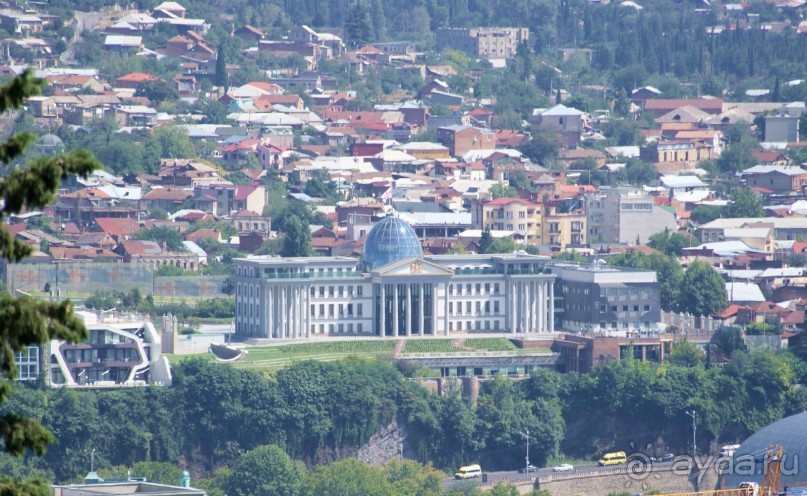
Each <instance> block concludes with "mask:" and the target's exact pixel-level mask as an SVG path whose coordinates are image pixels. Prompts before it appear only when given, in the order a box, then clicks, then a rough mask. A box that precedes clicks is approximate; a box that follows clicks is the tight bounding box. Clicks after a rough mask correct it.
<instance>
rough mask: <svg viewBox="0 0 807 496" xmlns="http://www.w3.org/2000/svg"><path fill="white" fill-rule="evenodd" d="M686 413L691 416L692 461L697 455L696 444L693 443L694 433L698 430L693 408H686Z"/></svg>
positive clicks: (694, 440)
mask: <svg viewBox="0 0 807 496" xmlns="http://www.w3.org/2000/svg"><path fill="white" fill-rule="evenodd" d="M686 414H687V415H689V416H690V417H692V460H693V461H694V460H695V457H697V456H698V449H697V445H696V444H695V442H696V438H695V433H696V432H697V431H698V424H697V422H696V420H695V419H696V417H695V410H691V411H690V410H687V411H686Z"/></svg>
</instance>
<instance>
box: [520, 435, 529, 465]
mask: <svg viewBox="0 0 807 496" xmlns="http://www.w3.org/2000/svg"><path fill="white" fill-rule="evenodd" d="M521 435H522V436H524V437H525V438H526V439H527V456H525V457H524V460H525V462H526V463H525V465H524V473H526V474H528V473H530V430H529V429H527V430H525V431H524V432H522V433H521Z"/></svg>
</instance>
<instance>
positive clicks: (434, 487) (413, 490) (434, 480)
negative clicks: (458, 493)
mask: <svg viewBox="0 0 807 496" xmlns="http://www.w3.org/2000/svg"><path fill="white" fill-rule="evenodd" d="M445 476H446V474H445V473H443V472H441V471H439V470H436V469H435V468H434V467H432V466H431V464H428V465H421V464H420V463H417V462H415V461H413V460H390V461H389V462H387V464H386V465H384V477H386V478H387V482H389V483H390V484H391V485H392V487H393V490H392V492H391V493H390V494H397V495H400V496H409V495H412V496H415V495H419V496H439V495H440V494H442V486H443V479H445Z"/></svg>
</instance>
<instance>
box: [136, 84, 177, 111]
mask: <svg viewBox="0 0 807 496" xmlns="http://www.w3.org/2000/svg"><path fill="white" fill-rule="evenodd" d="M135 96H144V97H146V98H148V99H149V101H150V102H151V103H152V104H153V105H155V106H156V105H159V104H161V103H162V102H164V101H166V100H168V101H174V100H177V99H178V98H179V92H178V91H177V90H176V89H175V88H174V87H173V86H171V85H170V84H169V83H167V82H165V81H163V80H162V79H156V80H148V81H143V82H142V83H140V84H138V85H137V89H136V90H135Z"/></svg>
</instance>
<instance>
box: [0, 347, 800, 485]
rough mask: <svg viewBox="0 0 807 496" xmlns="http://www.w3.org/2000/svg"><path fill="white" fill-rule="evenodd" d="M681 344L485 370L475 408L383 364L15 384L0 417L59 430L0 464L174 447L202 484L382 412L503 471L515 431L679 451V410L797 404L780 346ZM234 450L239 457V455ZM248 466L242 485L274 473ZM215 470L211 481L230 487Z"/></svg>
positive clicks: (103, 458)
mask: <svg viewBox="0 0 807 496" xmlns="http://www.w3.org/2000/svg"><path fill="white" fill-rule="evenodd" d="M690 351H691V350H690ZM690 355H691V353H689V352H687V351H686V350H685V349H684V350H682V351H681V352H680V353H679V354H678V355H677V356H676V360H675V363H667V364H664V365H657V364H650V363H642V362H636V361H633V360H630V359H627V360H623V361H621V362H608V363H603V364H602V365H600V366H599V367H597V368H595V370H594V371H593V372H592V373H590V374H586V375H579V374H558V373H555V372H550V371H540V372H537V373H535V374H533V376H532V377H530V378H529V379H527V380H524V381H510V380H508V379H506V378H503V377H502V378H496V379H494V380H492V381H490V382H487V383H485V384H484V385H483V387H482V390H481V392H480V396H479V399H478V402H477V405H476V407H472V406H471V405H470V404H469V401H468V400H467V399H463V398H461V397H460V396H459V395H458V394H455V393H456V392H457V391H454V392H452V390H451V386H450V385H448V386H447V387H448V388H449V394H447V395H445V396H438V395H434V394H431V393H428V392H427V391H426V390H425V389H423V388H421V387H420V386H419V385H418V384H417V383H416V382H414V381H409V380H406V379H405V378H404V376H403V375H402V374H401V373H400V372H399V371H398V370H396V369H395V368H394V367H393V366H392V365H391V364H389V363H385V362H378V361H359V360H349V361H346V362H340V363H319V362H302V363H299V364H296V365H293V366H291V367H289V368H287V369H284V370H281V371H279V372H278V373H276V374H275V375H273V376H271V377H263V376H261V375H259V374H257V373H255V372H251V371H246V370H238V369H234V368H232V367H230V366H226V365H217V364H213V363H210V362H207V361H205V360H201V359H191V360H188V361H184V362H182V363H181V364H180V365H179V366H178V367H176V368H175V384H174V387H172V388H156V387H155V388H145V389H134V390H127V391H75V390H66V389H58V390H43V389H35V388H20V390H19V391H18V392H17V393H16V394H14V395H13V396H11V398H10V401H9V402H8V404H7V405H5V406H4V407H3V408H2V409H0V413H4V412H6V411H9V410H17V411H25V412H26V413H27V414H28V415H30V416H31V417H33V418H35V419H37V420H39V421H41V422H42V423H43V424H44V425H45V426H47V427H48V428H49V429H51V430H52V431H53V433H54V434H55V435H56V437H57V439H58V440H59V442H58V444H56V445H54V446H53V447H52V448H51V449H49V450H48V452H47V454H46V455H45V458H44V460H39V459H36V458H26V459H25V461H24V462H22V461H17V460H15V459H11V458H8V459H6V458H2V457H0V467H7V468H8V472H9V473H17V474H41V473H45V474H48V473H52V475H53V476H54V477H55V479H56V480H57V481H62V482H64V481H67V480H70V479H73V478H75V477H78V476H83V475H84V473H86V472H87V470H88V469H87V467H88V466H89V451H90V450H92V449H93V448H94V449H96V454H95V459H96V462H97V464H98V466H99V467H100V468H102V469H112V468H114V467H117V466H121V465H125V466H132V465H134V464H135V463H137V462H143V461H150V462H163V461H168V462H176V461H177V460H179V459H182V460H185V463H186V464H187V465H188V466H189V468H190V469H191V471H192V473H193V474H194V476H195V478H196V477H198V476H200V475H206V476H208V483H210V484H212V483H213V481H214V480H215V479H216V477H218V476H216V475H215V474H216V473H218V472H216V470H217V469H219V468H221V467H224V466H227V467H231V468H232V469H233V470H234V471H235V472H234V473H239V472H242V471H244V470H247V467H249V466H250V464H252V463H264V462H265V463H270V461H271V463H272V464H276V465H278V466H279V467H283V468H282V470H283V471H284V472H287V473H288V474H291V475H294V477H297V475H299V471H298V469H297V468H295V467H296V465H294V464H293V463H292V462H290V461H286V459H285V458H284V457H283V456H281V453H287V454H288V455H289V456H290V457H291V458H292V459H297V460H302V461H304V462H305V463H306V464H307V465H309V466H313V465H318V464H322V463H328V462H332V461H334V460H336V459H339V458H341V457H343V456H345V455H349V454H351V453H355V449H356V448H357V447H358V446H360V445H362V444H363V443H365V442H366V441H367V440H368V439H369V438H370V436H371V435H372V434H373V433H375V432H376V431H377V430H378V429H379V428H381V427H384V426H386V425H388V424H389V423H390V422H392V421H393V420H397V421H398V423H399V424H402V425H404V426H406V428H407V432H408V438H407V445H406V450H405V454H406V456H407V457H410V458H414V459H415V460H417V461H420V462H423V463H425V462H432V463H434V465H435V466H436V467H439V468H445V469H449V470H450V469H453V468H456V467H457V466H459V465H462V464H467V463H471V462H479V463H481V464H482V465H483V466H484V467H486V468H487V469H491V470H494V469H513V468H515V467H518V466H520V465H521V463H522V462H523V456H524V451H523V449H524V441H525V440H524V436H523V433H524V432H526V431H527V430H529V432H530V453H531V459H532V461H533V462H534V463H535V464H536V465H542V464H544V463H546V462H547V460H548V459H549V458H550V457H554V456H556V455H558V454H559V452H560V451H562V452H563V453H564V454H565V455H567V456H574V457H578V458H594V457H596V456H597V455H598V454H600V453H601V452H602V451H605V450H611V449H616V448H619V449H625V450H629V449H630V443H631V442H633V443H634V444H633V445H634V446H642V447H644V446H646V445H647V444H648V443H650V444H655V445H658V449H659V450H668V449H669V450H674V451H683V450H685V449H686V448H687V445H688V442H689V440H690V439H691V437H690V435H689V434H690V431H689V430H688V425H689V424H688V420H687V417H686V416H685V415H683V411H684V410H686V409H695V410H697V411H698V412H699V415H700V416H701V417H700V418H703V419H704V420H703V423H702V426H700V427H699V429H698V436H699V437H698V443H699V445H700V446H701V449H703V450H706V449H708V446H709V444H710V443H711V442H713V441H716V442H723V441H733V440H736V439H741V438H743V437H744V436H746V435H747V434H748V433H750V432H752V431H754V430H756V429H759V428H760V427H762V426H764V425H766V424H768V423H769V422H772V421H774V420H776V419H778V418H781V417H782V416H783V415H786V414H789V413H793V412H798V411H801V410H803V409H804V408H805V406H807V395H805V394H804V393H803V391H802V390H800V389H794V388H793V387H792V386H793V384H794V383H795V382H797V381H799V380H801V379H802V378H803V377H804V375H805V366H804V363H803V362H801V361H800V360H799V359H796V358H794V357H793V356H790V355H787V354H781V355H770V354H764V353H755V354H753V355H747V354H746V353H744V352H742V351H734V353H733V355H732V359H731V362H730V363H729V365H728V366H726V367H724V368H712V369H708V368H704V364H703V360H700V359H695V360H693V359H692V357H691V356H690ZM677 364H680V365H677ZM591 412H597V421H596V422H592V419H591ZM265 445H275V446H277V447H279V448H278V449H274V448H273V449H270V448H261V447H262V446H265ZM257 450H261V451H257ZM256 451H257V452H256ZM244 452H251V453H254V455H253V456H251V457H250V458H249V459H246V460H245V459H244V458H243V457H242V455H241V453H244ZM252 458H254V459H255V460H252V461H250V460H251V459H252ZM256 460H257V461H256ZM261 460H263V461H261ZM349 467H350V465H346V466H345V469H346V470H347V469H348V468H349ZM278 470H280V469H278ZM321 470H324V471H328V470H333V469H325V468H323V469H321ZM351 470H352V468H351ZM314 473H315V474H319V473H320V472H319V471H315V472H314ZM211 474H213V475H211ZM295 474H297V475H295ZM219 475H221V474H220V473H219ZM291 475H290V476H291ZM253 477H254V479H252V480H253V482H252V483H254V484H256V485H267V484H268V485H271V484H275V483H276V482H273V481H272V480H271V478H270V477H269V476H261V475H260V474H254V476H253ZM219 478H220V479H221V477H219ZM226 479H227V478H226V477H224V478H223V479H222V480H224V482H222V481H219V482H221V484H222V485H223V487H230V489H232V490H233V493H235V492H237V491H236V490H235V487H233V486H231V485H230V486H228V484H230V483H227V482H226ZM379 480H380V479H379ZM235 483H236V482H232V483H231V484H235ZM301 484H302V486H301V487H305V486H306V484H307V483H301ZM310 484H314V485H316V484H315V483H314V482H310ZM295 487H296V486H295ZM317 487H319V486H317ZM303 494H305V493H303Z"/></svg>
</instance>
